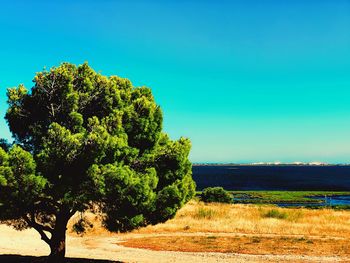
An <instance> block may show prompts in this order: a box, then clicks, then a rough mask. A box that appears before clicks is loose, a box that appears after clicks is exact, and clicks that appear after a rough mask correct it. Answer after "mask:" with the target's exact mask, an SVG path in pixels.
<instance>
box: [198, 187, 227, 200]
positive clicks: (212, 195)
mask: <svg viewBox="0 0 350 263" xmlns="http://www.w3.org/2000/svg"><path fill="white" fill-rule="evenodd" d="M201 200H202V201H203V202H206V203H211V202H216V203H232V195H231V194H230V193H229V192H227V191H226V190H224V188H222V187H208V188H205V189H204V190H203V192H202V194H201Z"/></svg>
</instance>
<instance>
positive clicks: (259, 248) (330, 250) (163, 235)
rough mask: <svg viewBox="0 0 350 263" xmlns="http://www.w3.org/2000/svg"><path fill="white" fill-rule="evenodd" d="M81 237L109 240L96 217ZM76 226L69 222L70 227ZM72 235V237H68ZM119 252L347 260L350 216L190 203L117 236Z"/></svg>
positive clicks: (287, 209) (327, 210)
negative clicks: (159, 221) (171, 216)
mask: <svg viewBox="0 0 350 263" xmlns="http://www.w3.org/2000/svg"><path fill="white" fill-rule="evenodd" d="M85 216H87V217H88V219H89V221H90V222H91V223H92V224H93V225H94V228H93V229H89V230H88V232H87V233H86V234H87V235H92V236H102V235H103V236H113V235H115V234H112V233H109V232H108V231H107V230H104V229H103V228H102V227H101V222H100V220H99V218H98V217H96V216H94V215H92V214H87V215H85ZM77 220H79V215H76V216H75V217H73V218H72V220H71V221H70V223H69V226H70V227H71V226H72V225H73V224H74V222H76V221H77ZM70 234H72V233H70ZM118 237H119V238H121V239H122V240H124V241H123V243H121V244H122V245H124V246H129V247H138V248H147V249H152V250H171V251H191V252H197V251H198V252H199V251H200V252H235V253H243V254H289V255H310V256H319V255H320V256H321V255H325V256H334V255H338V256H343V257H347V259H349V256H350V211H345V210H344V211H336V210H331V209H320V210H312V209H305V208H295V209H293V208H278V207H274V206H271V205H270V206H258V205H238V204H214V203H213V204H204V203H201V202H197V201H191V202H189V203H188V204H187V205H185V206H184V207H183V208H182V209H180V210H179V211H178V213H177V215H176V217H175V218H174V219H171V220H168V221H167V222H165V223H162V224H157V225H154V226H148V227H145V228H141V229H139V230H135V231H133V232H132V233H129V234H123V235H120V234H119V235H118Z"/></svg>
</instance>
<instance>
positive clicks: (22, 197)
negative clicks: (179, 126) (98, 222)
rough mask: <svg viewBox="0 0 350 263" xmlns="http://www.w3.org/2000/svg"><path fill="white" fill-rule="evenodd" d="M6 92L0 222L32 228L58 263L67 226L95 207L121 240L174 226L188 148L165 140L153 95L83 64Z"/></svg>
mask: <svg viewBox="0 0 350 263" xmlns="http://www.w3.org/2000/svg"><path fill="white" fill-rule="evenodd" d="M33 82H34V85H33V87H32V88H31V90H30V91H28V90H27V89H26V88H25V87H24V86H23V85H20V86H19V87H17V88H11V89H8V93H7V96H8V104H9V108H8V110H7V113H6V120H7V122H8V125H9V127H10V130H11V132H12V134H13V137H14V140H15V142H14V144H13V145H12V146H10V147H2V148H0V220H1V221H2V222H6V223H8V224H10V225H12V226H14V227H15V228H17V229H24V228H29V227H31V228H34V229H35V230H37V231H38V232H39V234H40V235H41V238H42V240H44V241H45V242H46V243H47V244H48V245H49V246H50V248H51V254H50V262H54V261H61V260H62V259H63V258H64V256H65V238H66V227H67V222H68V220H69V219H70V218H71V217H72V216H73V215H74V214H75V213H76V212H79V211H80V212H83V211H86V210H89V209H92V208H94V209H93V210H92V211H95V210H96V209H95V207H96V206H97V207H98V208H99V210H100V211H99V212H102V215H103V216H102V220H103V222H104V226H105V227H106V228H107V229H109V230H111V231H128V230H131V229H134V228H138V227H142V226H145V225H147V224H155V223H158V222H163V221H165V220H167V219H169V218H171V217H173V216H174V215H175V213H176V211H177V210H178V209H179V208H180V207H181V206H182V205H183V204H184V203H185V202H187V201H188V200H189V199H190V198H191V197H192V196H193V195H194V191H195V184H194V182H193V180H192V176H191V170H192V169H191V163H190V161H189V160H188V154H189V151H190V148H191V144H190V141H189V140H188V139H185V138H180V139H179V140H177V141H172V140H170V139H169V137H168V136H167V135H166V134H165V133H163V132H162V120H163V118H162V112H161V109H160V107H159V106H158V105H157V104H156V103H155V101H154V98H153V96H152V93H151V90H150V89H149V88H146V87H140V88H135V87H133V86H132V84H131V82H130V81H129V80H127V79H124V78H120V77H117V76H111V77H106V76H103V75H101V74H98V73H96V72H95V71H94V70H93V69H91V68H90V67H89V66H88V64H87V63H85V64H83V65H80V66H76V65H73V64H70V63H63V64H61V65H60V66H59V67H53V68H51V69H50V70H48V71H47V70H44V71H42V72H39V73H37V74H36V76H35V78H34V80H33Z"/></svg>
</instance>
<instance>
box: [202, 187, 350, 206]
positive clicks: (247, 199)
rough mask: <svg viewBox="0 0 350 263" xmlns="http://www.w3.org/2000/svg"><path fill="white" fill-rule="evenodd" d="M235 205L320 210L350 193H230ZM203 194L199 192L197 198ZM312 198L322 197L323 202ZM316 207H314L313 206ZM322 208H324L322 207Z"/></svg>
mask: <svg viewBox="0 0 350 263" xmlns="http://www.w3.org/2000/svg"><path fill="white" fill-rule="evenodd" d="M230 193H231V194H232V196H233V201H234V203H239V204H276V203H284V204H300V206H303V205H307V206H308V207H309V208H320V206H317V204H320V203H322V202H324V200H325V199H328V200H329V199H331V198H332V197H335V196H342V195H350V192H332V191H230ZM200 194H201V192H200V191H198V192H197V196H199V195H200ZM312 197H321V198H322V199H321V200H317V199H313V198H312ZM313 204H314V205H315V206H312V205H313ZM331 207H332V208H335V209H337V208H338V209H350V206H348V205H338V206H331ZM321 208H322V207H321Z"/></svg>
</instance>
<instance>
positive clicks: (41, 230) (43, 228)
mask: <svg viewBox="0 0 350 263" xmlns="http://www.w3.org/2000/svg"><path fill="white" fill-rule="evenodd" d="M25 220H26V222H27V223H28V225H29V226H31V227H32V228H34V229H35V230H36V231H38V232H39V234H40V236H41V239H42V240H44V241H45V242H46V243H47V244H48V245H50V242H51V239H50V238H49V237H48V236H47V235H46V233H45V232H44V231H47V232H50V233H52V232H53V228H51V227H49V226H43V225H40V224H38V223H37V222H36V221H35V217H33V215H32V216H31V217H28V216H26V217H25Z"/></svg>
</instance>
